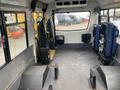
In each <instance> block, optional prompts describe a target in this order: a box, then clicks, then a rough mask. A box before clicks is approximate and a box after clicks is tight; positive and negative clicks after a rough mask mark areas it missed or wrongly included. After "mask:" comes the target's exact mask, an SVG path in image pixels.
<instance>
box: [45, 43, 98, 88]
mask: <svg viewBox="0 0 120 90" xmlns="http://www.w3.org/2000/svg"><path fill="white" fill-rule="evenodd" d="M54 59H55V62H54V63H57V64H58V65H59V78H58V80H57V81H55V80H53V79H54V77H53V75H49V76H48V78H47V82H46V84H45V87H44V88H43V90H48V86H49V85H50V84H51V85H53V90H92V89H91V86H90V84H89V75H90V74H89V73H90V67H93V66H95V65H98V64H99V61H98V60H97V55H96V54H95V53H94V52H93V50H92V49H91V47H90V46H88V45H81V46H80V45H79V46H72V47H71V46H61V47H60V48H58V49H57V51H56V55H55V58H54Z"/></svg>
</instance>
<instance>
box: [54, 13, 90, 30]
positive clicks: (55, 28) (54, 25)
mask: <svg viewBox="0 0 120 90" xmlns="http://www.w3.org/2000/svg"><path fill="white" fill-rule="evenodd" d="M77 12H89V14H90V15H89V22H88V25H87V27H86V28H85V29H76V30H56V27H55V14H57V13H77ZM53 18H54V28H55V32H57V31H68V32H69V31H88V28H89V25H90V21H91V11H70V12H54V14H53Z"/></svg>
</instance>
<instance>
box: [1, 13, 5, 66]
mask: <svg viewBox="0 0 120 90" xmlns="http://www.w3.org/2000/svg"><path fill="white" fill-rule="evenodd" d="M2 38H3V36H2V19H1V15H0V67H2V66H3V65H5V63H6V61H5V55H4V49H3V40H2Z"/></svg>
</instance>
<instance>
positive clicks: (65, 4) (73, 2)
mask: <svg viewBox="0 0 120 90" xmlns="http://www.w3.org/2000/svg"><path fill="white" fill-rule="evenodd" d="M87 4H88V1H87V0H64V1H63V0H56V1H55V6H56V8H72V7H85V6H87Z"/></svg>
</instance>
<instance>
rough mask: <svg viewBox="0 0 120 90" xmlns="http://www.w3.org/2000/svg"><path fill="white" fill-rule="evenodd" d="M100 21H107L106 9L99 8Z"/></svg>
mask: <svg viewBox="0 0 120 90" xmlns="http://www.w3.org/2000/svg"><path fill="white" fill-rule="evenodd" d="M100 16H101V23H103V22H108V10H101V13H100Z"/></svg>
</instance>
